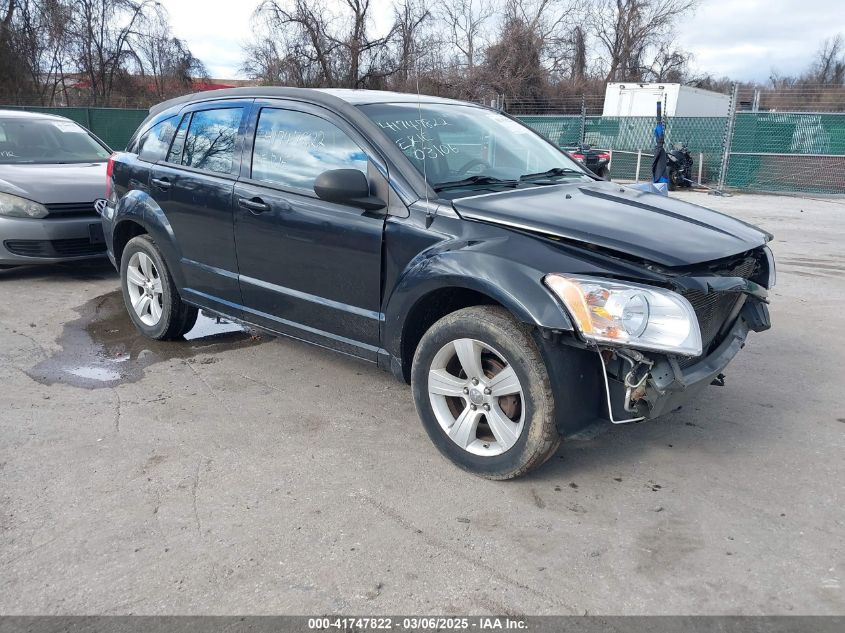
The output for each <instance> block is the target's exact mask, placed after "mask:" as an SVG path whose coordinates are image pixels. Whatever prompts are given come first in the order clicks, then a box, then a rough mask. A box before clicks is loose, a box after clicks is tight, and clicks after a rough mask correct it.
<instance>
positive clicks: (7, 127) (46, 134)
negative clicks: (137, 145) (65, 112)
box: [0, 117, 110, 165]
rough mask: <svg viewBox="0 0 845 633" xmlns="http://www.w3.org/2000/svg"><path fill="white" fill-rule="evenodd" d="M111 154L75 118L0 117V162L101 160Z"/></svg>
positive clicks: (7, 163) (80, 161) (26, 162)
mask: <svg viewBox="0 0 845 633" xmlns="http://www.w3.org/2000/svg"><path fill="white" fill-rule="evenodd" d="M109 154H110V152H109V150H108V149H107V148H105V147H103V146H102V145H101V144H100V143H98V142H97V141H96V140H95V139H94V137H92V136H91V135H90V134H89V133H88V131H87V130H86V129H85V128H83V127H82V126H80V125H77V124H76V123H74V122H73V121H67V120H64V119H46V118H44V119H25V118H11V117H10V118H5V119H0V165H14V164H32V163H53V164H55V163H92V162H102V161H105V160H107V159H108V157H109Z"/></svg>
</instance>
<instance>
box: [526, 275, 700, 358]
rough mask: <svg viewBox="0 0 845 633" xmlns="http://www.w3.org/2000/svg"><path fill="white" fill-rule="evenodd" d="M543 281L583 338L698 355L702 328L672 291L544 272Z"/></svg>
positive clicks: (692, 311) (685, 304) (690, 308)
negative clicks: (559, 301)
mask: <svg viewBox="0 0 845 633" xmlns="http://www.w3.org/2000/svg"><path fill="white" fill-rule="evenodd" d="M543 282H544V283H545V284H546V286H547V287H548V288H549V289H550V290H551V291H552V292H553V293H554V294H555V295H556V296H557V297H558V298H559V299H560V300H561V301H562V302H563V304H564V305H565V306H566V308H567V309H568V310H569V314H570V315H571V316H572V318H573V320H574V321H575V325H576V326H577V327H578V330H579V331H580V332H581V334H582V335H583V336H584V338H586V339H589V340H591V341H596V342H599V343H606V344H610V345H623V346H626V347H633V348H639V349H646V350H656V351H661V352H668V353H672V354H682V355H684V356H700V355H701V352H702V348H701V330H700V329H699V327H698V319H697V318H696V316H695V311H694V310H693V309H692V306H691V305H690V302H689V301H687V300H686V299H685V298H684V297H682V296H681V295H679V294H678V293H676V292H672V291H671V290H664V289H663V288H654V287H652V286H644V285H640V284H631V283H626V282H620V281H614V280H610V279H598V278H593V277H570V276H567V275H560V274H556V273H553V274H549V275H546V276H545V278H544V279H543Z"/></svg>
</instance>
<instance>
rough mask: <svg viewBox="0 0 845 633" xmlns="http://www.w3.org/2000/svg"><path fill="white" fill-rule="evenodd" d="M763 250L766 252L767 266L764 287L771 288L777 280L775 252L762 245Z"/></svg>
mask: <svg viewBox="0 0 845 633" xmlns="http://www.w3.org/2000/svg"><path fill="white" fill-rule="evenodd" d="M763 252H764V253H765V254H766V264H767V265H768V268H769V279H768V281H767V282H766V284H767V285H766V288H768V289H769V290H771V289H772V288H774V287H775V284H776V283H777V281H778V273H777V266H776V264H775V254H774V253H772V249H771V248H769V247H768V246H764V247H763Z"/></svg>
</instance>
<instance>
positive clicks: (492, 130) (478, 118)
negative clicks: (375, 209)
mask: <svg viewBox="0 0 845 633" xmlns="http://www.w3.org/2000/svg"><path fill="white" fill-rule="evenodd" d="M360 107H361V110H362V111H363V112H364V113H365V114H366V115H367V116H368V117H369V118H370V119H372V121H373V122H374V123H375V124H376V125H378V126H379V127H380V128H381V129H382V131H383V132H384V133H385V134H386V135H387V136H388V137H389V138H390V140H392V141H393V142H394V143H396V146H397V147H398V148H399V149H400V150H402V152H403V153H404V154H405V156H407V157H408V159H409V160H410V161H411V163H412V164H413V165H414V167H416V168H417V170H418V171H419V172H420V173H422V174H423V175H424V176H425V178H426V180H427V181H428V183H429V185H431V187H432V188H433V189H434V190H435V191H438V192H442V193H443V195H445V196H447V197H450V198H454V197H458V196H461V195H470V194H471V193H472V191H473V190H475V191H477V190H478V189H493V190H496V189H500V188H502V189H503V188H513V187H520V186H529V185H531V186H536V185H539V184H550V183H552V182H560V181H562V180H565V179H570V180H571V179H583V180H592V179H591V178H590V176H588V175H586V173H585V172H584V170H583V169H582V168H581V166H580V165H578V163H576V162H575V161H573V160H572V159H570V158H569V157H568V156H567V155H566V154H564V153H563V152H562V151H560V150H559V149H557V148H556V147H555V146H553V145H551V144H550V143H548V142H547V141H546V140H545V139H543V138H542V137H541V136H539V135H538V134H536V133H535V132H533V131H532V130H530V129H529V128H527V127H525V126H523V125H521V124H520V123H518V122H516V121H514V120H513V119H510V118H508V117H506V116H505V115H503V114H500V113H498V112H495V111H493V110H488V109H486V108H480V107H477V106H472V105H459V104H430V103H429V104H419V105H418V104H416V103H380V104H372V105H364V106H360Z"/></svg>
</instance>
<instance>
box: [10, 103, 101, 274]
mask: <svg viewBox="0 0 845 633" xmlns="http://www.w3.org/2000/svg"><path fill="white" fill-rule="evenodd" d="M110 155H111V150H110V149H109V148H108V147H107V146H106V145H105V143H103V142H102V141H101V140H100V139H98V138H97V137H95V136H94V135H93V134H91V133H90V132H89V131H88V130H86V129H85V128H84V127H82V126H81V125H78V124H77V123H74V122H73V121H71V120H70V119H66V118H64V117H60V116H54V115H48V114H36V113H32V112H21V111H14V110H0V268H7V267H10V266H21V265H28V264H51V263H56V262H65V261H72V260H78V259H88V258H92V257H103V256H105V250H106V247H105V243H104V241H103V233H102V228H101V225H100V219H99V216H98V213H97V205H98V204H100V205H102V204H104V202H98V201H102V200H103V199H104V198H105V193H106V192H105V188H106V164H107V161H108V158H109V156H110Z"/></svg>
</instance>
